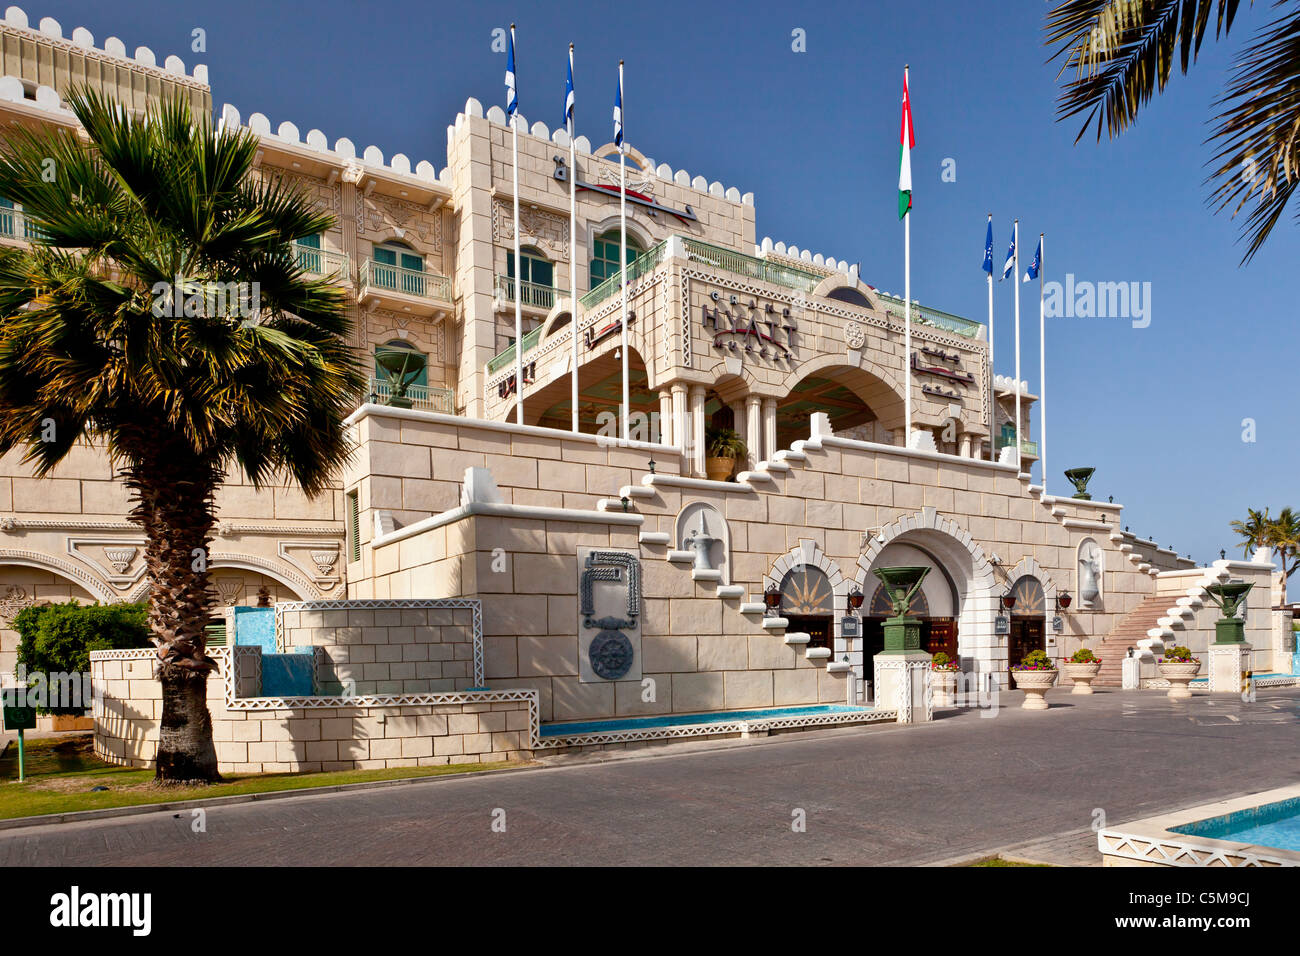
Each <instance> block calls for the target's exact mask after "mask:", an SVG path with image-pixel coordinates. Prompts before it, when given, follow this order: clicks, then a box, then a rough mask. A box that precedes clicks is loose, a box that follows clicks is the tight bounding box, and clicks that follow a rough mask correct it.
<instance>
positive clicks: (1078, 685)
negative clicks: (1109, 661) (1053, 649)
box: [1061, 661, 1101, 694]
mask: <svg viewBox="0 0 1300 956" xmlns="http://www.w3.org/2000/svg"><path fill="white" fill-rule="evenodd" d="M1061 670H1062V671H1064V672H1065V676H1066V677H1068V678H1070V680H1072V681H1074V689H1073V690H1072V691H1070V693H1072V694H1091V693H1092V681H1093V678H1095V677H1096V676H1097V674H1098V673H1100V672H1101V661H1093V662H1092V663H1091V664H1072V663H1070V662H1069V661H1066V662H1065V663H1064V664H1062V665H1061Z"/></svg>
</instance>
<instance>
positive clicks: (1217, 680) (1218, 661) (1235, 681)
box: [1206, 641, 1253, 694]
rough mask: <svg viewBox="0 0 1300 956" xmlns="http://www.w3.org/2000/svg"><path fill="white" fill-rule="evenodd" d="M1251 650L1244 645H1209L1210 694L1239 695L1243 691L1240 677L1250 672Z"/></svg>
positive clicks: (1238, 643)
mask: <svg viewBox="0 0 1300 956" xmlns="http://www.w3.org/2000/svg"><path fill="white" fill-rule="evenodd" d="M1252 650H1253V648H1252V647H1251V646H1250V645H1249V644H1247V643H1245V642H1244V641H1241V642H1234V643H1231V644H1211V645H1210V647H1209V653H1208V654H1207V655H1206V656H1207V657H1209V659H1210V673H1209V678H1210V693H1211V694H1240V693H1241V692H1242V690H1243V688H1242V680H1241V675H1242V673H1244V672H1245V671H1248V670H1251V669H1252V668H1251V664H1250V658H1251V651H1252Z"/></svg>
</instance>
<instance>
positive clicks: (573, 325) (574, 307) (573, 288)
mask: <svg viewBox="0 0 1300 956" xmlns="http://www.w3.org/2000/svg"><path fill="white" fill-rule="evenodd" d="M569 74H570V75H571V76H572V74H573V44H572V43H570V44H569ZM565 112H568V110H567V109H566V110H565ZM568 119H569V329H570V330H571V331H572V333H573V341H572V345H573V349H572V352H573V355H572V364H573V399H572V400H573V430H574V431H575V432H576V431H579V427H578V152H577V148H576V147H575V146H574V143H573V127H574V119H573V115H572V114H570V115H569V117H568Z"/></svg>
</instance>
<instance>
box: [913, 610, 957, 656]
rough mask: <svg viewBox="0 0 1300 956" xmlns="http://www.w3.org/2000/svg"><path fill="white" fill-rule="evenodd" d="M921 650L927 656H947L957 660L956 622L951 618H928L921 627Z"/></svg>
mask: <svg viewBox="0 0 1300 956" xmlns="http://www.w3.org/2000/svg"><path fill="white" fill-rule="evenodd" d="M921 649H922V650H924V651H925V652H926V653H927V654H938V653H939V652H940V651H942V652H943V653H945V654H947V655H948V657H949V658H950V659H951V660H954V661H955V660H956V659H957V621H956V620H955V619H954V618H951V617H932V618H928V619H927V620H926V621H925V623H924V624H923V625H922V634H921Z"/></svg>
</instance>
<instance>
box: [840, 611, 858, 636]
mask: <svg viewBox="0 0 1300 956" xmlns="http://www.w3.org/2000/svg"><path fill="white" fill-rule="evenodd" d="M840 636H841V637H861V636H862V621H861V620H860V619H859V618H858V617H857V615H854V614H847V615H845V616H844V617H842V618H840Z"/></svg>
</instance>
